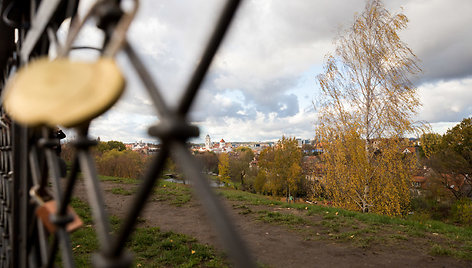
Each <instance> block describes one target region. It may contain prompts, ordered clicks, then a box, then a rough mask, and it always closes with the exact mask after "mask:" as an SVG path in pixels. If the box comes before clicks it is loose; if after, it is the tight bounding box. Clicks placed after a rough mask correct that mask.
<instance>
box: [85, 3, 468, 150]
mask: <svg viewBox="0 0 472 268" xmlns="http://www.w3.org/2000/svg"><path fill="white" fill-rule="evenodd" d="M88 2H89V3H91V2H92V0H90V1H88ZM385 2H386V3H385V5H386V7H387V8H389V9H391V10H392V13H395V12H398V11H400V6H401V5H403V7H404V10H403V12H404V13H405V14H406V15H407V16H408V17H409V19H410V23H409V24H408V28H407V30H405V31H404V32H403V33H401V36H402V37H403V38H404V41H405V42H406V43H407V44H408V45H409V46H410V47H411V48H412V49H413V52H415V53H416V54H417V56H418V57H419V58H420V60H421V61H422V68H423V70H424V73H423V74H421V75H420V76H419V78H418V79H417V84H418V86H419V96H420V100H421V101H422V103H423V104H424V106H423V107H422V109H421V111H420V113H419V115H418V119H421V120H427V121H429V122H432V123H433V128H434V129H444V128H448V127H450V126H449V124H452V123H448V122H459V121H460V120H462V117H465V116H470V115H471V114H472V110H471V109H472V108H471V105H470V104H469V102H470V100H471V99H472V91H471V90H470V89H471V88H472V79H471V78H470V77H472V50H471V49H470V48H471V47H472V27H470V25H471V24H472V17H471V16H470V14H472V2H471V1H469V0H454V1H440V0H433V1H423V0H413V1H404V0H394V1H385ZM223 3H224V1H217V0H212V1H209V0H198V1H197V0H192V1H162V2H161V1H153V0H143V1H141V9H140V11H139V14H138V17H137V19H136V21H135V22H134V23H133V24H132V26H131V29H130V32H129V35H128V37H129V39H130V42H131V43H132V44H133V45H134V46H135V47H136V50H137V51H138V53H139V55H140V56H141V58H142V59H143V61H144V62H145V64H146V66H147V67H148V69H149V71H150V73H151V75H152V76H153V79H155V80H156V82H157V83H158V85H159V86H160V87H161V89H162V94H163V95H164V97H165V99H166V100H168V101H169V102H170V103H171V104H173V105H174V104H175V103H176V102H177V100H178V99H179V97H180V95H181V94H182V89H183V87H184V86H185V85H186V83H187V81H188V78H189V75H190V74H191V72H192V70H193V68H194V67H195V65H196V63H197V62H198V56H199V55H200V53H201V50H202V48H203V46H204V44H205V42H206V39H207V38H208V36H209V34H210V32H211V29H212V27H213V23H214V22H215V21H216V19H217V16H218V15H219V12H220V10H221V8H222V4H223ZM364 3H365V1H363V0H352V1H351V0H349V1H347V0H333V1H321V0H318V1H314V0H313V1H308V0H307V1H286V0H272V1H262V0H247V1H243V5H242V7H241V8H240V10H239V11H238V13H237V17H236V20H235V21H234V22H233V25H232V28H231V31H230V32H229V35H228V36H227V37H226V38H225V40H224V43H223V46H222V47H221V48H220V51H219V53H218V54H217V56H216V59H215V62H214V63H213V65H212V66H211V69H210V72H209V73H208V76H207V78H206V81H205V83H204V85H203V88H202V91H201V92H200V93H199V95H198V99H197V100H196V103H195V104H194V106H193V109H192V115H191V119H192V120H195V121H197V122H198V124H199V125H200V126H201V130H202V131H201V132H202V134H203V135H206V134H207V133H208V134H210V135H211V136H212V137H215V138H219V137H223V138H225V140H229V141H231V140H241V141H247V140H269V139H278V138H280V137H281V136H282V135H283V134H286V135H295V136H298V137H303V138H311V137H313V136H314V134H313V133H314V127H313V125H314V123H313V122H314V121H315V120H316V118H315V113H314V112H313V110H312V109H311V108H310V107H308V105H309V102H310V100H311V99H313V98H315V97H316V92H317V91H318V90H319V89H318V87H317V85H316V80H315V76H316V75H317V74H318V73H316V72H317V71H319V66H321V65H322V64H323V61H324V57H325V55H326V54H327V53H332V52H334V50H335V47H334V46H333V43H332V40H333V38H334V37H335V36H336V34H337V33H338V32H340V31H341V30H342V29H346V28H348V27H349V26H350V25H351V24H352V21H353V18H354V13H356V12H361V11H362V9H363V7H364ZM85 31H86V32H87V31H89V30H87V29H85ZM96 35H97V33H94V32H90V34H89V32H87V34H85V35H83V37H81V40H83V41H84V42H85V41H86V42H92V41H93V40H95V39H99V36H96ZM92 43H93V42H92ZM119 62H120V64H121V66H122V69H123V72H124V73H125V74H126V76H127V79H128V90H127V93H126V95H125V97H124V98H122V100H121V101H120V102H119V103H118V105H117V106H116V107H114V108H113V109H112V110H110V111H109V112H108V113H107V114H105V115H103V116H102V117H100V118H99V120H97V121H96V122H95V123H94V124H93V125H92V133H94V135H98V136H100V137H102V138H103V139H106V137H108V138H110V139H122V140H129V141H134V140H138V139H148V138H149V137H147V134H146V129H147V127H148V126H150V125H151V124H152V123H154V120H156V116H155V115H154V114H155V113H154V110H153V108H152V106H151V105H150V100H149V97H148V96H147V94H146V93H145V91H144V90H143V87H142V85H141V83H140V82H139V79H137V77H136V76H135V74H134V71H132V68H131V67H130V65H129V63H126V60H124V59H123V57H120V59H119Z"/></svg>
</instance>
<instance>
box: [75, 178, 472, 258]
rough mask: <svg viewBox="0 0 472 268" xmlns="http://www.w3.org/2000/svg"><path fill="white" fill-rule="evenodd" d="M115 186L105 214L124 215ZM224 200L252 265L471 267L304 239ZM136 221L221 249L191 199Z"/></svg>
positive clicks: (150, 210) (400, 249)
mask: <svg viewBox="0 0 472 268" xmlns="http://www.w3.org/2000/svg"><path fill="white" fill-rule="evenodd" d="M117 186H120V187H123V188H128V189H129V188H131V187H134V186H133V185H123V184H116V183H111V182H105V183H103V187H104V189H105V201H106V204H107V205H108V210H109V213H111V214H113V215H116V216H118V217H123V216H124V214H125V212H126V211H127V208H128V205H129V204H130V203H131V199H132V196H125V195H117V194H113V193H111V192H110V191H109V190H110V189H112V188H114V187H117ZM75 194H76V195H77V196H78V197H79V198H81V199H84V200H85V199H86V193H85V188H84V185H83V183H79V185H77V187H76V190H75ZM224 202H225V203H226V206H227V207H228V211H229V212H230V216H231V217H232V218H233V219H234V223H235V225H236V226H237V228H238V229H239V232H240V234H241V235H242V237H243V238H244V240H245V241H246V242H247V244H248V246H249V248H250V250H251V252H252V253H253V255H254V256H255V258H256V259H257V261H258V262H260V263H263V264H265V265H268V266H269V267H471V265H472V264H471V263H470V262H469V263H467V262H462V261H458V260H455V259H453V258H448V257H432V256H429V255H427V254H426V253H425V252H424V250H418V249H416V248H415V247H414V245H413V244H410V245H408V243H406V244H405V243H404V244H402V245H398V246H394V247H393V248H392V246H391V245H390V246H388V247H385V246H379V247H378V248H375V249H372V248H371V249H359V248H355V247H353V246H350V245H348V244H343V243H334V242H333V241H329V240H328V241H326V240H324V241H313V240H306V239H305V237H304V236H303V234H302V233H301V232H297V231H294V230H290V229H289V228H287V227H285V226H277V225H272V224H268V223H264V222H261V221H258V220H256V219H254V217H252V216H251V215H241V214H238V211H237V210H235V209H232V205H233V204H234V203H235V202H229V201H224ZM271 209H273V207H272V208H271ZM141 217H142V218H143V219H144V220H145V221H144V222H143V223H142V224H143V225H145V226H158V227H160V228H161V230H163V231H174V232H177V233H183V234H187V235H189V236H192V237H195V238H197V240H198V241H200V242H201V243H207V244H210V245H213V246H215V247H216V248H219V249H221V246H220V243H219V242H218V240H217V237H216V235H215V234H214V232H213V231H212V229H211V228H210V227H209V224H208V222H207V220H206V217H205V214H204V211H203V209H202V207H201V206H200V205H199V204H197V203H196V202H194V201H190V202H189V203H187V204H185V205H184V206H181V207H176V206H174V205H171V204H168V203H166V202H158V201H153V202H149V203H148V205H147V207H146V208H145V210H144V213H142V215H141ZM307 228H308V226H307ZM310 228H313V227H310ZM314 228H316V227H314Z"/></svg>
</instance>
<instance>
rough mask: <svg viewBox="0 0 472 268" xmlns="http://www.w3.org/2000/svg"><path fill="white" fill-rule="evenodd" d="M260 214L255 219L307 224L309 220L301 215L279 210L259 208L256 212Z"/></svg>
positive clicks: (268, 221) (278, 222) (287, 223)
mask: <svg viewBox="0 0 472 268" xmlns="http://www.w3.org/2000/svg"><path fill="white" fill-rule="evenodd" d="M257 213H258V214H260V215H259V216H258V217H257V219H259V220H261V221H263V222H267V223H276V224H283V225H307V224H309V222H308V221H307V220H305V219H304V218H303V217H300V216H295V215H292V214H285V213H280V212H271V211H266V210H261V211H258V212H257Z"/></svg>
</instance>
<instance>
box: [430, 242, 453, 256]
mask: <svg viewBox="0 0 472 268" xmlns="http://www.w3.org/2000/svg"><path fill="white" fill-rule="evenodd" d="M429 254H431V255H434V256H452V255H453V252H452V250H451V249H449V248H444V247H442V246H440V245H438V244H434V245H433V246H432V247H431V250H430V251H429Z"/></svg>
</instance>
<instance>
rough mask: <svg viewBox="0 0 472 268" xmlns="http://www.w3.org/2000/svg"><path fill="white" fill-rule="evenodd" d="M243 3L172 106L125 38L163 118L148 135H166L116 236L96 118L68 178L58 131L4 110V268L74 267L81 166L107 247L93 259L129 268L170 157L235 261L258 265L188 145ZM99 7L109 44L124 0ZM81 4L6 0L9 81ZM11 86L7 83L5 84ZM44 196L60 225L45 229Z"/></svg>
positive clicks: (218, 30)
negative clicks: (200, 101)
mask: <svg viewBox="0 0 472 268" xmlns="http://www.w3.org/2000/svg"><path fill="white" fill-rule="evenodd" d="M136 4H137V2H136ZM239 4H240V1H239V0H229V1H228V2H227V3H226V4H225V5H224V7H223V9H222V11H221V14H220V16H219V19H218V21H217V22H216V24H215V26H214V28H213V30H212V34H211V36H210V38H209V39H208V41H207V43H206V46H205V49H204V50H203V53H202V55H201V56H200V59H199V61H198V62H199V64H198V65H197V67H196V68H195V70H194V72H193V74H192V75H191V76H190V77H189V80H188V83H187V85H186V87H185V89H184V92H185V93H184V95H183V97H182V99H181V100H180V101H179V104H178V106H177V108H175V109H172V108H171V107H170V106H169V105H168V104H167V103H166V102H165V100H164V99H163V97H162V94H161V91H160V90H159V87H158V86H157V84H156V82H155V80H154V78H153V77H152V76H151V75H150V73H149V72H148V70H147V68H146V67H145V66H144V64H143V63H142V61H141V59H140V58H139V56H138V53H137V52H136V50H135V48H134V47H133V46H132V45H131V44H130V43H129V42H127V41H126V40H123V42H122V43H121V44H120V45H121V48H122V51H123V52H124V53H125V54H126V56H127V57H128V60H129V62H130V64H131V66H133V68H134V70H135V72H136V73H137V74H138V76H139V78H140V79H141V80H142V82H143V84H144V85H145V87H146V90H147V93H148V95H149V98H150V99H151V100H152V102H153V106H154V108H155V110H156V114H157V115H158V117H159V119H160V121H159V123H158V124H156V125H152V126H150V127H149V131H148V132H149V134H150V135H151V136H153V137H155V138H156V139H159V141H160V143H161V150H160V151H159V153H158V154H157V155H156V156H155V157H154V158H153V160H152V161H151V163H150V165H149V166H148V167H147V169H146V171H145V173H144V175H143V177H142V178H141V180H140V184H139V186H138V191H137V193H136V194H135V195H134V197H133V201H132V205H131V206H130V209H129V210H128V211H127V213H126V217H125V218H124V220H123V223H122V225H121V227H120V228H119V230H118V232H117V233H116V235H112V234H111V227H110V220H109V216H108V214H107V211H106V209H105V205H106V204H105V201H104V198H103V197H104V195H103V189H102V187H101V185H100V181H99V180H98V175H97V171H96V168H95V163H94V160H93V157H92V155H91V148H92V147H93V146H94V145H96V141H94V140H93V139H91V138H90V137H89V135H88V131H89V125H90V124H89V123H90V122H83V123H82V124H80V125H78V126H77V127H76V132H77V138H76V139H75V140H74V141H73V142H72V144H73V146H74V148H75V155H74V158H73V159H74V160H73V162H72V167H71V170H70V172H69V174H68V177H67V178H66V180H63V179H61V167H60V160H59V158H58V156H57V154H56V148H57V146H60V142H59V139H58V138H57V137H55V136H54V133H53V131H54V130H53V129H51V128H48V127H27V126H22V125H20V124H17V123H16V122H14V121H12V120H11V119H10V118H9V116H8V115H7V114H6V113H5V111H4V109H3V108H2V109H1V120H0V128H1V136H0V177H1V178H0V199H1V204H0V233H1V234H2V237H1V238H0V267H53V266H54V265H55V261H56V259H57V258H56V255H58V254H60V260H61V262H62V266H63V267H74V266H75V265H74V261H73V254H72V247H71V238H70V235H69V232H68V230H67V228H68V224H69V223H70V222H72V221H74V218H73V216H72V215H71V214H70V212H69V210H68V209H67V208H68V205H69V203H70V201H71V198H72V193H73V190H74V187H75V185H76V182H77V177H78V175H79V172H80V173H81V174H82V177H83V178H84V182H85V186H86V190H87V195H88V200H89V205H90V208H91V211H92V218H93V221H94V226H95V228H94V229H95V230H96V236H97V238H98V240H99V245H100V248H99V250H98V251H97V252H95V253H93V255H92V256H91V258H92V264H93V265H94V266H95V267H130V266H131V265H132V262H133V259H132V255H131V254H130V252H128V251H127V250H126V247H125V246H126V242H127V241H128V240H129V238H130V236H131V235H132V232H133V229H134V227H135V225H136V221H137V218H138V216H139V215H140V213H141V212H142V210H143V207H144V205H145V204H146V202H147V200H148V199H149V196H150V195H151V193H152V189H153V186H154V185H156V184H157V183H158V180H159V178H160V176H161V173H162V170H163V168H164V165H165V163H166V160H167V159H168V158H169V157H171V158H172V159H173V160H174V161H175V162H177V163H178V164H179V166H180V167H182V171H183V173H184V175H185V176H186V177H187V178H188V179H189V180H192V182H193V183H192V185H193V187H194V190H195V192H196V195H197V197H198V198H199V200H200V201H201V203H202V204H203V207H204V208H205V210H206V213H207V215H208V218H209V221H210V222H211V223H212V224H213V227H214V228H215V230H216V231H217V234H218V236H219V237H220V240H221V242H222V244H223V245H224V247H225V249H226V253H227V254H228V255H229V256H230V258H231V260H232V262H233V264H234V265H235V266H237V267H254V266H255V265H254V262H253V259H252V258H251V256H250V254H249V252H248V250H247V248H246V246H245V243H244V242H243V241H242V239H241V237H240V236H239V234H238V233H237V231H236V229H235V227H234V226H233V224H232V222H231V219H230V218H229V217H228V214H227V212H226V211H225V209H224V208H223V206H222V204H221V203H220V200H219V199H218V198H217V196H216V195H215V194H214V193H213V191H212V189H211V188H210V186H209V183H208V180H207V178H206V177H205V176H204V175H202V173H201V172H200V170H201V169H200V167H199V165H198V163H197V162H196V159H195V158H194V157H193V156H192V155H191V153H190V151H189V150H188V148H187V146H186V144H187V141H188V140H189V138H192V137H197V136H198V135H199V130H198V128H197V127H196V126H193V125H192V124H190V122H189V121H188V113H189V110H190V107H191V105H192V103H193V102H194V100H195V96H196V94H197V92H198V90H199V88H200V86H201V84H202V82H203V80H204V79H205V76H206V74H207V72H208V68H209V66H210V65H211V62H212V60H213V57H214V55H215V54H216V52H217V50H218V47H219V46H220V44H221V42H222V40H223V38H224V36H225V33H226V32H227V30H228V28H229V25H230V23H231V21H232V19H233V17H234V14H235V12H236V10H237V8H238V6H239ZM97 5H100V11H101V12H98V13H96V14H93V15H94V16H96V20H97V21H98V25H99V27H100V28H101V29H102V30H103V31H104V33H105V37H106V38H105V40H106V42H105V45H106V44H107V43H109V42H111V41H110V40H113V37H114V36H115V35H114V34H115V32H116V31H117V27H119V26H117V25H119V21H120V19H121V18H122V16H123V14H124V12H123V11H122V10H121V6H120V1H119V0H102V1H98V4H97ZM77 6H78V1H59V0H54V1H40V2H39V1H34V0H31V1H27V0H25V1H3V7H2V6H0V11H1V12H2V18H3V23H5V24H6V25H8V26H9V27H13V28H15V31H16V36H17V39H18V40H17V42H15V43H14V44H13V45H14V46H16V49H15V50H14V51H12V53H11V55H10V57H9V61H8V64H7V65H6V66H5V68H4V70H3V71H4V72H3V73H4V74H5V79H8V77H11V75H13V74H14V73H15V72H16V69H17V68H20V67H21V66H24V65H26V64H28V63H29V61H30V60H33V59H34V58H36V57H38V56H41V55H46V54H47V53H48V48H49V45H50V44H51V43H54V42H56V40H55V39H56V37H55V33H56V32H57V29H58V25H60V22H62V21H63V20H64V18H66V17H71V18H72V20H73V21H74V19H76V18H77ZM0 29H1V28H0ZM2 34H4V33H2V32H1V31H0V35H2ZM8 34H11V31H9V32H8ZM81 49H83V47H81ZM95 49H97V50H99V51H103V49H100V48H95ZM3 82H5V81H3ZM4 84H5V83H3V84H2V86H1V89H2V90H3V87H4V86H3V85H4ZM38 199H44V200H43V201H46V200H50V199H51V200H54V201H55V202H56V207H57V209H56V212H55V213H53V214H52V215H51V216H50V217H49V219H50V221H51V222H52V223H53V225H54V226H55V230H54V231H48V229H46V228H45V227H46V226H45V224H44V222H43V221H42V220H40V219H38V217H37V216H36V214H35V211H36V209H37V207H38V206H39V205H40V204H39V203H40V202H39V203H38Z"/></svg>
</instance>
